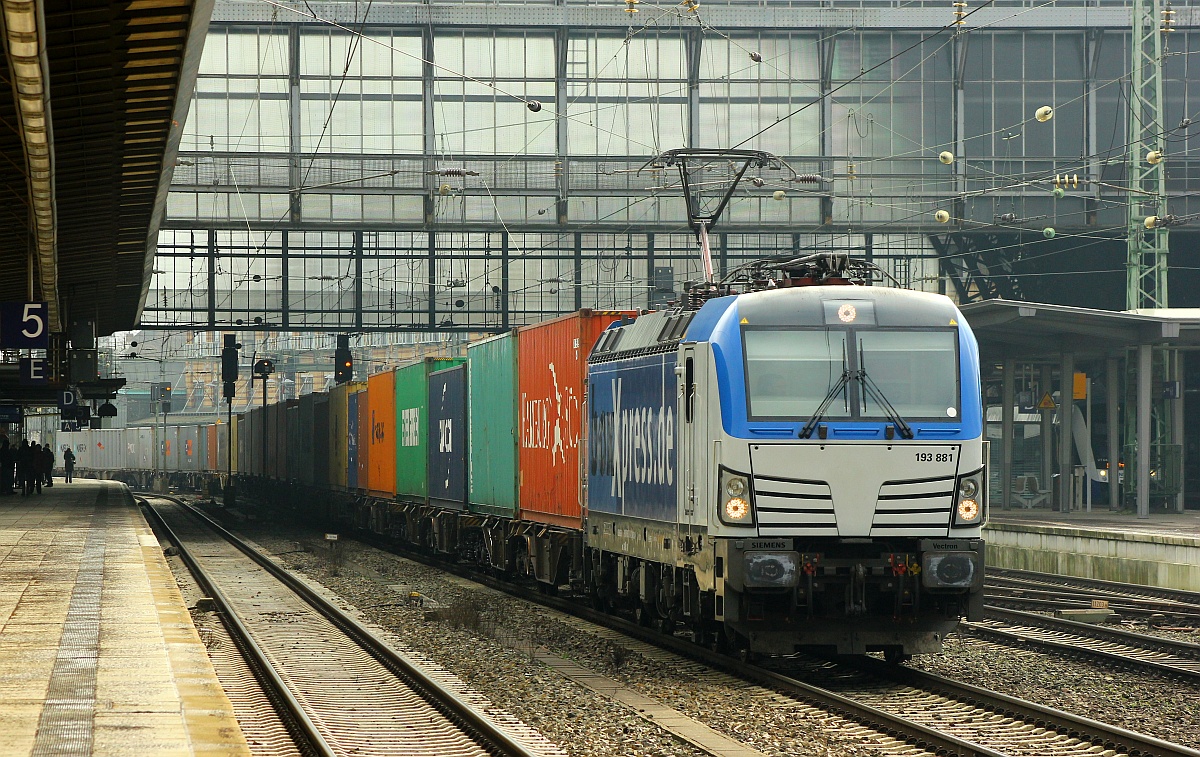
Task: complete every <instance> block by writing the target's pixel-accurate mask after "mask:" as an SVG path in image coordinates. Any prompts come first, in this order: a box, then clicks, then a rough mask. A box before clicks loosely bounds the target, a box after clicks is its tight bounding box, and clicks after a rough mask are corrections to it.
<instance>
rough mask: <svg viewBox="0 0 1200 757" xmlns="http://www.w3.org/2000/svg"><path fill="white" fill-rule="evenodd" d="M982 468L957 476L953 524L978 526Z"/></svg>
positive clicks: (980, 520) (980, 519)
mask: <svg viewBox="0 0 1200 757" xmlns="http://www.w3.org/2000/svg"><path fill="white" fill-rule="evenodd" d="M983 475H984V469H983V468H980V469H979V470H977V471H974V472H972V473H968V474H967V475H965V476H959V479H958V487H957V494H958V496H957V497H956V498H955V507H954V525H955V526H978V525H980V524H981V523H982V522H983V511H984V498H983Z"/></svg>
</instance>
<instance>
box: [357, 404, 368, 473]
mask: <svg viewBox="0 0 1200 757" xmlns="http://www.w3.org/2000/svg"><path fill="white" fill-rule="evenodd" d="M368 397H369V395H368V394H367V390H366V389H363V390H362V391H361V392H359V393H358V488H359V489H366V488H367V482H368V481H370V480H371V466H370V462H371V403H370V401H369V399H368Z"/></svg>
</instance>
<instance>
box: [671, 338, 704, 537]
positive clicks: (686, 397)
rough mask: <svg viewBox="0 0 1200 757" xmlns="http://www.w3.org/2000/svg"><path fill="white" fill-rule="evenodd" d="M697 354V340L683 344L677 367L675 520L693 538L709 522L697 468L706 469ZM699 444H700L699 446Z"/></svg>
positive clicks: (683, 532) (684, 535) (683, 535)
mask: <svg viewBox="0 0 1200 757" xmlns="http://www.w3.org/2000/svg"><path fill="white" fill-rule="evenodd" d="M698 358H699V356H698V355H697V350H696V346H695V345H694V344H690V345H684V346H683V348H682V349H681V351H680V356H679V362H678V363H677V365H678V367H679V370H677V371H676V373H677V374H678V392H679V405H678V406H679V418H678V421H677V427H678V429H679V430H678V432H677V433H676V438H677V442H678V445H679V457H678V461H679V462H678V465H679V488H678V492H679V494H678V499H679V517H678V519H677V521H676V522H677V523H679V524H680V528H681V530H682V533H681V534H680V536H681V537H682V538H684V539H687V538H691V539H692V540H693V542H694V541H695V540H696V539H697V538H698V536H699V533H701V532H702V529H701V531H697V528H696V527H697V525H701V526H702V525H704V524H705V523H706V522H707V521H706V518H705V516H704V513H703V512H702V511H700V510H699V508H702V507H703V503H702V502H703V501H702V499H701V498H700V494H701V492H700V490H699V489H700V488H702V485H703V482H702V481H701V480H700V477H699V476H698V475H697V471H699V470H702V469H703V466H702V465H701V464H699V460H698V458H703V451H704V450H703V446H702V445H703V444H704V442H703V438H704V434H703V420H702V419H703V408H702V405H703V401H702V397H703V395H702V394H701V393H700V391H699V389H698V385H699V383H700V363H701V361H700V360H699V359H698ZM697 445H701V446H700V448H699V449H698V448H697ZM701 475H702V474H701Z"/></svg>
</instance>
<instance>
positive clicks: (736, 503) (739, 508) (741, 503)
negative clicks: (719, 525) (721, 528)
mask: <svg viewBox="0 0 1200 757" xmlns="http://www.w3.org/2000/svg"><path fill="white" fill-rule="evenodd" d="M749 514H750V503H749V502H747V501H746V500H744V499H742V498H741V497H730V498H729V499H727V500H725V518H726V519H727V520H745V519H746V516H748V515H749Z"/></svg>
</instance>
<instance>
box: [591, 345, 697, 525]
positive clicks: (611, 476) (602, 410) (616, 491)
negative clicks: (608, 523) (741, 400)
mask: <svg viewBox="0 0 1200 757" xmlns="http://www.w3.org/2000/svg"><path fill="white" fill-rule="evenodd" d="M674 369H675V355H674V354H669V355H653V356H649V357H642V358H636V359H634V360H630V361H619V362H613V363H611V364H602V365H596V366H593V368H592V373H591V378H590V389H589V392H590V396H589V400H588V402H589V412H588V422H589V424H590V425H589V436H588V493H589V507H590V509H593V510H597V511H599V512H611V513H616V514H622V515H630V516H634V517H641V518H655V519H672V518H673V517H674V513H675V506H676V505H675V495H676V486H675V480H676V477H675V410H676V400H677V398H676V393H675V372H674Z"/></svg>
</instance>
